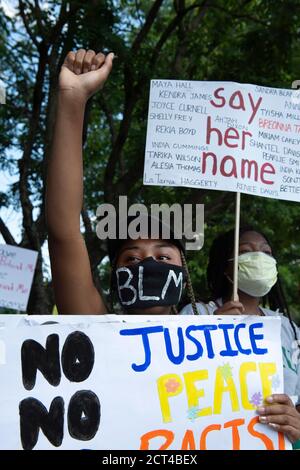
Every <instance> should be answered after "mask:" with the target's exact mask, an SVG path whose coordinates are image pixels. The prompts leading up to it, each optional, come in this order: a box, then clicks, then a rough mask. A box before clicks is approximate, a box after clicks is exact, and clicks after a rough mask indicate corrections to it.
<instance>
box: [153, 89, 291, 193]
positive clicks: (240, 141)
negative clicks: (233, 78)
mask: <svg viewBox="0 0 300 470" xmlns="http://www.w3.org/2000/svg"><path fill="white" fill-rule="evenodd" d="M299 145H300V91H299V90H285V89H277V88H268V87H262V86H255V85H242V84H239V83H231V82H201V81H179V80H178V81H177V80H152V81H151V91H150V101H149V114H148V129H147V143H146V153H145V167H144V184H149V185H160V186H186V187H191V188H203V189H216V190H225V191H233V192H241V193H247V194H252V195H256V196H264V197H270V198H275V199H286V200H290V201H300V150H299V148H300V147H299Z"/></svg>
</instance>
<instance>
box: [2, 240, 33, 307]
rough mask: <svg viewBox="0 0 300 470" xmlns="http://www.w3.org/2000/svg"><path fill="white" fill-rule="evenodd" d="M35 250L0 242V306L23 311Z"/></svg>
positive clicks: (29, 286)
mask: <svg viewBox="0 0 300 470" xmlns="http://www.w3.org/2000/svg"><path fill="white" fill-rule="evenodd" d="M37 255H38V253H37V251H33V250H27V249H24V248H19V247H17V246H12V245H2V244H0V307H7V308H12V309H15V310H23V311H25V310H26V308H27V303H28V299H29V294H30V289H31V284H32V279H33V275H34V269H35V264H36V260H37Z"/></svg>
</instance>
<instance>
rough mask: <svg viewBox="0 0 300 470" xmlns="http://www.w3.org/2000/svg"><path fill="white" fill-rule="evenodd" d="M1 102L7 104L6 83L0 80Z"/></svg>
mask: <svg viewBox="0 0 300 470" xmlns="http://www.w3.org/2000/svg"><path fill="white" fill-rule="evenodd" d="M0 104H5V85H4V83H3V82H2V80H0Z"/></svg>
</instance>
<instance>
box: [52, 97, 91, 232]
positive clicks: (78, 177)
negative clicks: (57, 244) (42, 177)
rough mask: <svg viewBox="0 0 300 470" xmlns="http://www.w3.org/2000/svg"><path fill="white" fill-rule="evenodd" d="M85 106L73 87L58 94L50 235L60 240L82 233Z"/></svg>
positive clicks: (53, 146)
mask: <svg viewBox="0 0 300 470" xmlns="http://www.w3.org/2000/svg"><path fill="white" fill-rule="evenodd" d="M84 109H85V99H84V98H83V97H81V96H80V95H78V94H76V93H75V92H74V91H73V90H63V91H60V92H59V93H58V99H57V112H56V122H55V130H54V139H53V145H52V150H51V156H50V160H49V164H48V175H47V190H46V219H47V226H48V232H49V236H50V237H52V238H54V239H58V240H60V239H62V240H63V239H67V238H70V237H73V236H74V235H75V236H76V235H78V234H79V233H80V212H81V208H82V199H83V170H82V166H83V163H82V128H83V119H84Z"/></svg>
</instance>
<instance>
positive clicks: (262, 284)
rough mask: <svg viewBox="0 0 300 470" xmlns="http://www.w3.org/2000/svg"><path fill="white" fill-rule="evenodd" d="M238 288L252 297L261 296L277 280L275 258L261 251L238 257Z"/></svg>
mask: <svg viewBox="0 0 300 470" xmlns="http://www.w3.org/2000/svg"><path fill="white" fill-rule="evenodd" d="M238 267H239V270H238V288H239V290H241V291H242V292H245V293H246V294H248V295H251V296H252V297H263V296H264V295H266V294H267V293H268V292H270V290H271V289H272V287H273V286H274V284H275V283H276V281H277V267H276V260H275V259H274V258H273V257H272V256H270V255H267V254H266V253H263V252H262V251H249V253H243V254H241V255H239V257H238Z"/></svg>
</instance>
